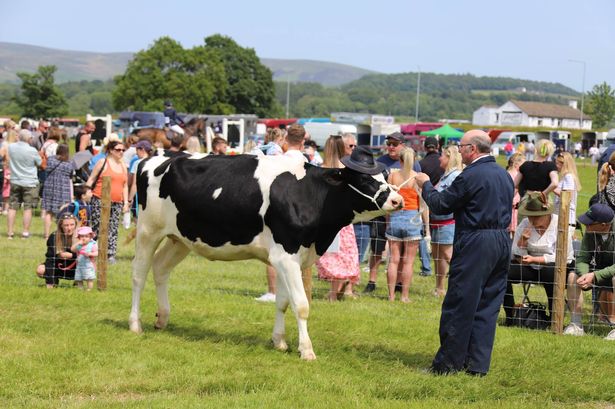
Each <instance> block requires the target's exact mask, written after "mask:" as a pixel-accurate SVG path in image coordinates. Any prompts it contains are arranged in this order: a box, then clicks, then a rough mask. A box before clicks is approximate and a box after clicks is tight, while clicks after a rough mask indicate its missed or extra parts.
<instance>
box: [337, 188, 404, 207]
mask: <svg viewBox="0 0 615 409" xmlns="http://www.w3.org/2000/svg"><path fill="white" fill-rule="evenodd" d="M348 186H349V187H350V188H351V189H352V190H354V191H355V192H357V193H358V194H360V195H361V196H363V197H365V198H366V199H368V200H369V201H370V202H372V203H373V204H375V205H376V207H377V208H378V210H382V208H381V207H380V205H379V204H378V202H377V201H376V199H378V196H380V194H382V193H384V192H386V190H387V189H391V190H394V191H397V190H398V188H397V186H395V185H390V184H388V183H384V184H382V185H380V188H378V191H377V192H376V193H375V194H374V197H371V196H368V195H366V194H365V193H363V192H361V191H360V190H359V189H357V188H356V187H354V186H352V185H351V184H350V183H349V184H348Z"/></svg>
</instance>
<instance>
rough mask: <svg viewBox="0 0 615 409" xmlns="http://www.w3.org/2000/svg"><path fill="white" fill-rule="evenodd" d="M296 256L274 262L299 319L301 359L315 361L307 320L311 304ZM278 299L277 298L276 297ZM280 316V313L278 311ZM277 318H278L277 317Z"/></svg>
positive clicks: (286, 256)
mask: <svg viewBox="0 0 615 409" xmlns="http://www.w3.org/2000/svg"><path fill="white" fill-rule="evenodd" d="M295 257H296V256H289V255H284V254H283V255H281V257H280V258H279V259H278V260H276V261H273V260H272V261H273V265H274V267H275V268H276V269H277V272H278V275H279V276H280V279H281V281H282V282H283V283H284V284H285V285H284V287H286V289H287V291H288V298H289V301H290V307H291V308H292V310H293V312H294V313H295V317H296V318H297V327H298V330H299V353H300V354H301V359H304V360H306V361H313V360H315V359H316V354H315V353H314V349H313V348H312V341H311V340H310V336H309V334H308V329H307V319H308V316H309V315H310V304H309V303H308V299H307V297H306V295H305V289H304V288H303V281H302V279H301V265H300V262H299V260H295V259H294V258H295ZM276 297H277V296H276ZM278 314H279V311H278ZM276 318H277V316H276Z"/></svg>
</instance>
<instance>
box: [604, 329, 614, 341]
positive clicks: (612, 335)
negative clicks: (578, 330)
mask: <svg viewBox="0 0 615 409" xmlns="http://www.w3.org/2000/svg"><path fill="white" fill-rule="evenodd" d="M604 339H606V340H607V341H615V329H614V330H612V331H611V332H609V335H607V336H606V337H604Z"/></svg>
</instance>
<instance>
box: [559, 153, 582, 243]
mask: <svg viewBox="0 0 615 409" xmlns="http://www.w3.org/2000/svg"><path fill="white" fill-rule="evenodd" d="M555 166H556V167H557V170H558V171H559V178H560V179H559V183H558V184H557V188H556V189H555V190H554V191H553V193H555V195H556V196H555V211H554V213H555V214H559V209H560V205H561V200H560V196H561V194H562V190H570V191H572V195H571V196H572V197H571V199H570V213H569V220H568V223H569V225H570V226H571V227H572V229H571V230H572V231H571V233H573V232H574V226H575V225H576V223H577V194H578V192H579V191H580V190H581V182H580V181H579V175H578V173H577V166H576V165H575V163H574V158H573V157H572V155H571V154H570V153H568V152H563V153H560V154H559V155H558V156H557V158H556V159H555ZM569 238H572V235H570V236H569Z"/></svg>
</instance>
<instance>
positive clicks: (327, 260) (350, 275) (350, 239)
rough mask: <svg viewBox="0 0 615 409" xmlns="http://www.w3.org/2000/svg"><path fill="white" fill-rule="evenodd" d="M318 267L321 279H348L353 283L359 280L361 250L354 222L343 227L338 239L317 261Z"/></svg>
mask: <svg viewBox="0 0 615 409" xmlns="http://www.w3.org/2000/svg"><path fill="white" fill-rule="evenodd" d="M336 244H338V246H336ZM316 267H317V268H318V278H320V279H321V280H327V281H332V280H348V281H350V282H351V283H353V284H356V283H358V282H359V277H360V271H359V250H358V249H357V241H356V239H355V235H354V228H353V227H352V224H350V225H348V226H345V227H342V229H341V230H340V232H339V233H338V237H337V238H336V241H334V242H333V244H332V245H331V247H329V249H328V250H327V252H326V253H325V254H323V255H322V256H321V257H320V259H318V260H317V261H316Z"/></svg>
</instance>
